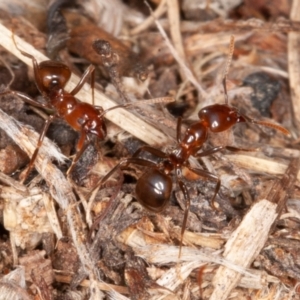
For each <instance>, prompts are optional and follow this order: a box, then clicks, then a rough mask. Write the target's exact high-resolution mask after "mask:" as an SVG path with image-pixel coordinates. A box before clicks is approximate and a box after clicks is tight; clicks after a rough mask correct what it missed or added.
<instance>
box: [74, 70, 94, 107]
mask: <svg viewBox="0 0 300 300" xmlns="http://www.w3.org/2000/svg"><path fill="white" fill-rule="evenodd" d="M88 76H91V88H92V97H93V104H94V85H95V67H94V66H93V65H90V66H89V67H88V68H87V69H86V70H85V71H84V73H83V74H82V76H81V78H80V80H79V82H78V83H77V85H76V86H75V88H74V89H73V90H72V91H71V92H70V94H71V95H73V96H75V95H76V94H77V93H78V92H79V91H80V90H81V89H82V87H83V85H84V84H85V83H86V82H87V78H88Z"/></svg>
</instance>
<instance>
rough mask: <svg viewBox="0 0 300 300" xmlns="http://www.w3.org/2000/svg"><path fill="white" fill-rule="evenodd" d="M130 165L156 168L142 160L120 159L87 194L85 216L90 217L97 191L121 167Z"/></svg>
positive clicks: (154, 165) (151, 163)
mask: <svg viewBox="0 0 300 300" xmlns="http://www.w3.org/2000/svg"><path fill="white" fill-rule="evenodd" d="M130 164H136V165H140V166H145V167H150V168H154V167H156V164H155V163H154V162H152V161H148V160H145V159H142V158H133V157H130V158H124V159H122V160H121V161H120V162H119V163H118V164H116V165H115V166H114V167H113V168H112V169H111V170H110V171H109V172H108V173H107V174H106V175H105V176H104V177H103V178H102V179H100V181H99V182H98V183H97V185H96V187H95V188H94V189H93V190H92V192H91V193H90V194H89V197H88V198H89V199H90V200H89V203H88V208H87V214H88V215H90V211H91V208H92V205H93V202H94V200H95V197H96V194H97V193H98V190H99V189H100V188H101V186H102V185H103V184H104V183H105V182H106V181H107V180H108V179H109V178H110V177H111V176H112V175H113V174H114V173H115V172H116V171H117V170H119V169H120V168H121V167H122V166H128V165H130ZM87 218H88V217H87Z"/></svg>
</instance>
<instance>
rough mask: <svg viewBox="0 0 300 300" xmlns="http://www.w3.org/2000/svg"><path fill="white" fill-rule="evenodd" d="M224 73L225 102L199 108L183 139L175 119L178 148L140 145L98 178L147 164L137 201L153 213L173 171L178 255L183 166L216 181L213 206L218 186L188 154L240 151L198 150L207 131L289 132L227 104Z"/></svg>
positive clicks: (161, 205) (167, 192)
mask: <svg viewBox="0 0 300 300" xmlns="http://www.w3.org/2000/svg"><path fill="white" fill-rule="evenodd" d="M230 45H231V48H230V54H229V60H228V64H227V68H228V66H229V64H230V59H231V57H232V54H233V45H234V39H233V37H232V39H231V43H230ZM226 75H227V70H226V72H225V73H224V77H223V82H222V83H223V88H224V94H225V104H214V105H210V106H206V107H204V108H202V109H201V110H200V111H199V113H198V116H199V120H198V121H195V122H194V123H192V124H191V125H190V126H189V127H188V128H187V129H186V131H185V133H184V135H183V138H182V137H181V124H182V118H178V121H177V130H176V132H177V134H176V135H177V147H176V149H175V150H173V151H172V152H171V153H165V152H163V151H161V150H159V149H156V148H153V147H151V146H143V147H141V148H139V149H138V150H137V151H136V152H135V153H134V155H133V156H132V157H130V158H124V159H122V160H121V161H120V162H119V163H118V164H117V165H116V166H115V167H114V168H113V169H111V170H110V172H108V173H107V174H106V175H105V176H104V177H103V178H102V179H101V181H100V182H99V184H98V185H97V187H98V188H99V187H100V186H101V185H102V184H104V183H105V182H106V181H107V180H108V179H109V178H110V177H111V176H112V175H113V174H114V173H115V172H116V170H118V169H119V168H121V167H127V166H128V165H129V164H136V165H140V166H144V167H148V168H149V169H148V170H147V171H146V172H144V173H143V174H142V175H141V177H140V178H139V179H138V180H137V183H136V189H135V192H136V198H137V200H138V202H140V203H141V204H142V206H144V207H145V208H147V209H148V210H150V211H152V212H156V213H158V212H162V211H163V210H164V209H165V207H166V206H167V204H168V203H169V200H170V197H171V193H172V185H173V180H172V173H173V172H174V174H175V179H176V182H177V184H178V186H179V188H180V190H181V191H182V193H183V196H184V198H185V201H186V207H185V211H184V218H183V224H182V229H181V240H180V251H179V256H180V254H181V247H182V241H183V234H184V231H185V228H186V223H187V218H188V212H189V208H190V196H189V193H188V189H187V187H186V185H185V183H184V182H183V180H182V178H183V175H182V169H183V168H184V167H186V168H188V169H189V170H191V171H192V172H194V173H195V174H197V175H199V176H201V177H203V178H206V179H208V180H212V181H215V182H216V187H215V190H214V195H213V197H212V199H211V205H212V206H213V207H214V201H215V198H216V195H217V194H218V192H219V189H220V185H221V182H220V179H219V178H218V177H217V176H216V175H214V174H212V173H210V172H208V171H205V170H202V169H199V168H194V167H192V166H191V165H190V164H189V158H190V157H191V156H193V157H196V158H199V157H203V156H207V155H211V154H214V153H216V152H218V151H221V150H223V149H225V148H228V149H229V150H234V151H235V150H243V149H238V148H234V147H225V146H219V147H214V148H211V149H208V150H206V151H202V152H201V151H200V150H201V148H202V147H203V145H204V143H205V142H206V141H207V139H208V134H209V132H212V133H219V132H223V131H226V130H228V129H230V128H231V127H232V126H234V125H235V124H237V123H242V122H251V123H255V124H258V125H263V126H268V127H271V128H274V129H276V130H279V131H281V132H282V133H284V134H289V131H288V130H286V129H285V128H283V127H281V126H279V125H277V124H273V123H269V122H264V121H257V120H254V119H252V118H250V117H247V116H245V115H242V114H240V113H239V111H238V110H237V109H236V108H234V107H231V106H229V105H228V95H227V88H226ZM141 152H148V153H151V154H152V155H154V156H156V157H158V158H161V159H162V161H161V162H159V163H154V162H152V161H149V160H147V159H143V158H139V157H138V156H139V154H140V153H141ZM96 192H97V189H95V190H94V191H93V193H92V197H91V199H93V197H94V195H95V193H96ZM91 202H92V200H91ZM90 204H91V203H90Z"/></svg>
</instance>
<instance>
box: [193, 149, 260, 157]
mask: <svg viewBox="0 0 300 300" xmlns="http://www.w3.org/2000/svg"><path fill="white" fill-rule="evenodd" d="M224 149H226V150H229V151H232V152H239V151H244V152H254V151H257V149H246V148H237V147H233V146H219V147H214V148H212V149H208V150H206V151H203V152H200V153H196V155H195V157H197V158H199V157H203V156H209V155H212V154H214V153H216V152H219V151H222V150H224Z"/></svg>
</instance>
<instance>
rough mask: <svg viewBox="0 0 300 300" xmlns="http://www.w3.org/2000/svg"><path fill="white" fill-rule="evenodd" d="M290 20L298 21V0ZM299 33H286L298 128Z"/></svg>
mask: <svg viewBox="0 0 300 300" xmlns="http://www.w3.org/2000/svg"><path fill="white" fill-rule="evenodd" d="M290 18H291V20H292V21H300V0H293V5H292V9H291V13H290ZM299 44H300V33H299V32H289V33H288V69H289V77H290V89H291V97H292V104H293V110H294V116H295V119H296V126H297V128H298V129H299V128H300V85H299V82H300V71H299V70H300V53H299ZM298 136H299V134H298Z"/></svg>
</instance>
